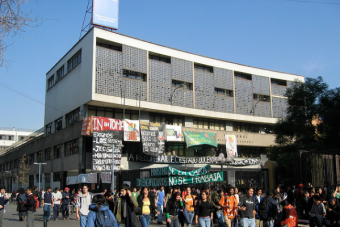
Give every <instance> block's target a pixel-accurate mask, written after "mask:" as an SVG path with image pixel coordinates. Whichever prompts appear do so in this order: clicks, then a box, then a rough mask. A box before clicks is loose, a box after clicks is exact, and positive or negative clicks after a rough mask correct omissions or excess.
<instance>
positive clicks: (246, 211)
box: [238, 188, 256, 227]
mask: <svg viewBox="0 0 340 227" xmlns="http://www.w3.org/2000/svg"><path fill="white" fill-rule="evenodd" d="M253 194H254V189H253V188H247V190H246V195H244V196H242V197H241V198H240V202H239V204H238V210H239V215H240V222H241V226H242V227H255V214H256V211H255V200H254V198H253V197H252V196H253Z"/></svg>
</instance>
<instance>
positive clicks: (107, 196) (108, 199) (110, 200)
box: [104, 191, 115, 211]
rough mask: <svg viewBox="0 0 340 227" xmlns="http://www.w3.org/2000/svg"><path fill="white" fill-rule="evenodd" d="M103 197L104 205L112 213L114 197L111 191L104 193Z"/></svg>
mask: <svg viewBox="0 0 340 227" xmlns="http://www.w3.org/2000/svg"><path fill="white" fill-rule="evenodd" d="M104 197H105V202H106V204H107V205H108V206H109V208H110V210H111V211H113V209H114V207H115V203H114V195H113V193H112V191H106V192H105V194H104Z"/></svg>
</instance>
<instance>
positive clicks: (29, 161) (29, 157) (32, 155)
mask: <svg viewBox="0 0 340 227" xmlns="http://www.w3.org/2000/svg"><path fill="white" fill-rule="evenodd" d="M33 162H34V154H30V155H29V156H28V164H29V165H32V164H33Z"/></svg>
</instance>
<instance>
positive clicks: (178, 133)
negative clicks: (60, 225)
mask: <svg viewBox="0 0 340 227" xmlns="http://www.w3.org/2000/svg"><path fill="white" fill-rule="evenodd" d="M166 140H167V141H182V126H176V125H166Z"/></svg>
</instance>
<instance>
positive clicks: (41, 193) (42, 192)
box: [39, 189, 45, 208]
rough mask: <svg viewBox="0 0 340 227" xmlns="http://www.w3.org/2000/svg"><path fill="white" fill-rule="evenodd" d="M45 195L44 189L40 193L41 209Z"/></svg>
mask: <svg viewBox="0 0 340 227" xmlns="http://www.w3.org/2000/svg"><path fill="white" fill-rule="evenodd" d="M44 194H45V191H44V189H41V190H40V192H39V208H41V207H42V198H43V196H44Z"/></svg>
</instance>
